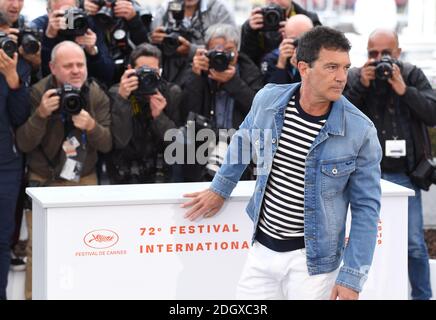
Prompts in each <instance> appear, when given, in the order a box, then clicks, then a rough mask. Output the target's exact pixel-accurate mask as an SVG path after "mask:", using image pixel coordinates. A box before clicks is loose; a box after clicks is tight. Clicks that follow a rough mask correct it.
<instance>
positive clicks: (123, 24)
mask: <svg viewBox="0 0 436 320" xmlns="http://www.w3.org/2000/svg"><path fill="white" fill-rule="evenodd" d="M82 1H83V8H84V9H85V10H86V12H87V13H88V14H89V15H90V16H91V17H92V18H93V20H94V21H95V22H96V24H97V25H98V26H99V27H100V29H101V30H102V32H103V33H104V34H105V42H106V45H107V47H108V48H109V53H110V55H111V57H112V59H113V61H114V63H115V75H114V78H113V82H114V83H118V82H119V81H120V79H121V76H122V74H123V73H124V70H125V69H126V66H127V63H128V58H129V56H130V53H131V52H132V50H133V49H134V48H135V46H137V45H140V44H142V43H144V42H148V33H149V31H150V30H149V29H150V25H149V24H150V23H151V14H149V13H146V12H145V11H143V10H142V8H141V6H140V5H139V3H138V2H137V1H133V0H82Z"/></svg>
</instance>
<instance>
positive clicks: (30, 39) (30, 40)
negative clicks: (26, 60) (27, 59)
mask: <svg viewBox="0 0 436 320" xmlns="http://www.w3.org/2000/svg"><path fill="white" fill-rule="evenodd" d="M21 45H22V47H23V50H24V52H25V53H27V54H35V53H37V52H38V51H39V42H38V40H37V39H36V38H35V37H34V36H32V35H30V34H27V35H24V36H23V40H22V41H21Z"/></svg>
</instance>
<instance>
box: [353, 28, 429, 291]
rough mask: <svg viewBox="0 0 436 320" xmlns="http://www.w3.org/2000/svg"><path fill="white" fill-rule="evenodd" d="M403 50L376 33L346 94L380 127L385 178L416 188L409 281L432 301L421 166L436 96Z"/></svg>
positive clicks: (394, 39)
mask: <svg viewBox="0 0 436 320" xmlns="http://www.w3.org/2000/svg"><path fill="white" fill-rule="evenodd" d="M400 54H401V48H400V47H399V43H398V36H397V34H396V33H395V32H393V31H387V30H380V29H379V30H376V31H374V32H373V33H372V34H371V35H370V36H369V40H368V61H367V62H366V63H365V64H364V66H363V67H362V68H354V69H352V70H351V71H350V73H349V76H348V85H347V89H346V91H345V96H346V97H347V98H348V99H349V100H350V101H351V102H352V103H353V104H354V105H356V106H357V107H358V108H360V109H361V110H362V111H363V112H364V113H365V114H366V115H367V116H368V117H369V118H370V119H371V120H372V121H373V122H374V125H375V126H376V128H377V131H378V139H379V141H380V144H381V146H382V149H383V159H382V162H381V169H382V178H383V179H386V180H389V181H391V182H394V183H397V184H400V185H403V186H405V187H407V188H410V189H413V190H414V191H415V196H414V197H409V208H408V231H409V232H408V245H409V247H408V249H409V250H408V253H409V280H410V283H411V287H412V298H413V299H430V297H431V295H432V293H431V288H430V282H429V281H430V280H429V262H428V253H427V247H426V244H425V241H424V234H423V221H422V219H423V213H422V203H421V190H420V189H428V187H429V183H431V180H430V181H429V183H428V184H425V183H424V184H423V181H422V179H423V178H422V177H420V173H419V172H420V171H421V170H420V169H419V168H420V166H421V165H422V164H425V163H426V162H427V160H428V159H429V158H431V151H430V142H429V137H428V132H427V126H434V125H436V94H435V92H434V91H433V89H432V87H431V85H430V83H429V81H428V80H427V78H426V77H425V75H424V73H423V72H422V70H421V69H419V68H418V67H416V66H414V65H411V64H409V63H406V62H402V61H398V59H399V58H400ZM429 169H431V172H430V173H432V172H433V171H434V168H432V167H431V166H430V168H429ZM424 182H426V181H424Z"/></svg>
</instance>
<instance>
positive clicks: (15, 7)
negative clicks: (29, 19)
mask: <svg viewBox="0 0 436 320" xmlns="http://www.w3.org/2000/svg"><path fill="white" fill-rule="evenodd" d="M23 6H24V0H0V12H2V13H3V14H4V15H5V16H6V18H7V20H8V23H9V25H10V27H11V28H10V29H9V32H10V33H12V34H16V35H17V36H18V35H19V34H20V32H23V30H24V29H25V28H26V27H27V24H26V19H25V17H24V16H22V15H21V14H20V13H21V10H22V9H23ZM38 40H40V39H38ZM39 46H40V44H39ZM18 50H19V53H20V55H21V57H22V58H23V59H24V60H26V61H27V62H28V63H29V64H30V65H31V66H32V78H33V79H36V77H37V72H38V71H39V68H40V67H41V50H38V51H37V52H26V50H24V49H23V46H22V45H20V47H19V49H18Z"/></svg>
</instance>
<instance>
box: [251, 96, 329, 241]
mask: <svg viewBox="0 0 436 320" xmlns="http://www.w3.org/2000/svg"><path fill="white" fill-rule="evenodd" d="M326 118H327V116H323V117H311V116H310V115H308V114H306V113H304V111H303V110H302V109H301V107H300V106H299V105H298V100H297V105H296V98H295V96H294V97H292V99H291V101H290V102H289V104H288V106H287V108H286V111H285V119H284V124H283V129H282V133H281V136H280V141H279V146H278V148H277V152H276V154H275V156H274V159H273V164H272V169H271V173H270V175H269V178H268V183H267V187H266V190H265V195H264V199H263V206H262V211H261V217H260V220H259V228H260V230H261V231H262V232H263V233H265V234H266V235H268V236H270V237H272V238H274V239H278V240H291V239H295V238H296V237H303V236H304V173H305V168H306V165H305V162H306V157H307V154H308V153H309V149H310V147H311V145H312V143H313V141H314V140H315V138H316V137H317V135H318V134H319V132H320V130H321V128H322V127H323V126H324V123H325V122H326Z"/></svg>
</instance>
